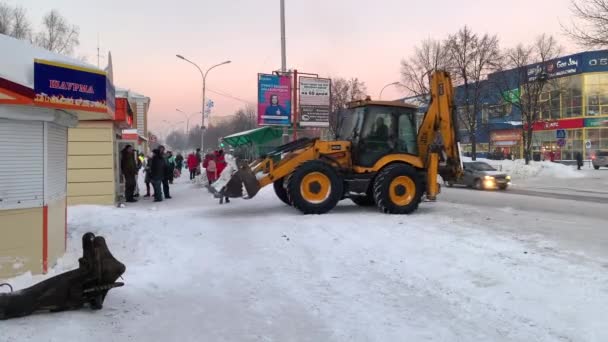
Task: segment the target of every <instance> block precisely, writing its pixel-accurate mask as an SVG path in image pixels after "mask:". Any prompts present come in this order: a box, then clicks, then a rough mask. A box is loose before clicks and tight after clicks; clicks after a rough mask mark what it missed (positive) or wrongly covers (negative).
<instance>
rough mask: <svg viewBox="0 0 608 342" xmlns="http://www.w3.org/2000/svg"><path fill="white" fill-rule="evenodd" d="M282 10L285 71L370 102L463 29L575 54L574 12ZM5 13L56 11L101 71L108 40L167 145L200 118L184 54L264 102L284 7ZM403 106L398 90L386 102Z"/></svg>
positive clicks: (374, 7) (545, 5)
mask: <svg viewBox="0 0 608 342" xmlns="http://www.w3.org/2000/svg"><path fill="white" fill-rule="evenodd" d="M5 1H6V0H5ZM285 2H286V20H287V64H288V67H289V68H296V69H298V70H300V71H304V72H313V73H318V74H319V75H321V76H325V77H346V78H349V77H358V78H359V79H360V80H362V81H364V82H365V83H366V84H367V88H368V93H369V94H370V95H371V96H372V97H377V96H378V92H379V91H380V89H381V88H382V87H383V86H384V85H385V84H387V83H391V82H394V81H399V80H400V79H399V67H400V61H401V59H402V58H404V57H407V56H409V55H410V54H411V52H412V49H413V47H414V46H415V45H416V44H418V43H419V42H420V41H421V40H422V39H426V38H429V37H430V38H437V39H441V38H444V37H445V36H446V35H447V34H450V33H452V32H455V31H457V30H458V29H459V28H460V27H462V26H463V25H465V24H466V25H469V26H470V27H471V28H472V29H473V30H474V31H476V32H479V33H485V32H488V33H493V34H497V35H498V36H499V38H500V40H501V44H502V46H503V47H508V46H513V45H515V44H516V43H518V42H529V41H531V40H532V39H533V38H534V37H535V36H536V35H538V34H541V33H543V32H546V33H551V34H554V35H555V36H556V38H557V39H558V40H559V41H560V42H561V43H562V44H563V45H564V46H566V47H572V46H573V45H572V43H571V42H569V41H568V40H567V39H566V37H564V36H563V33H562V31H561V29H560V21H561V22H568V21H569V0H511V1H494V0H485V1H482V0H461V1H451V0H450V1H448V0H443V1H419V2H415V1H406V0H377V1H366V0H285ZM8 3H10V4H12V5H14V4H19V5H21V6H23V7H24V8H26V10H27V11H28V14H29V16H30V18H31V19H32V21H34V24H35V26H37V25H38V24H39V22H40V21H41V18H42V16H43V14H44V12H46V11H48V10H50V9H51V8H56V9H58V10H59V11H60V12H61V13H62V14H63V15H65V16H66V17H67V18H68V19H69V20H70V21H71V22H72V23H73V24H76V25H78V26H79V27H80V40H81V45H80V47H79V48H78V49H77V55H79V56H81V55H82V56H85V57H86V58H87V60H88V62H89V63H92V64H96V63H97V57H96V48H97V36H98V35H99V37H100V43H101V50H102V53H103V54H104V55H107V51H111V52H112V58H113V62H114V78H115V82H116V84H117V85H118V86H121V87H124V88H130V89H132V90H134V91H137V92H139V93H142V94H145V95H147V96H149V97H150V98H151V99H152V104H151V109H150V126H151V129H152V130H156V131H160V133H162V131H163V130H166V129H167V125H166V124H164V123H163V120H169V121H172V122H178V121H181V120H183V116H181V114H180V113H177V112H176V111H175V109H176V108H180V109H182V110H184V111H186V112H190V113H194V112H196V111H200V103H201V100H200V98H201V77H200V74H199V73H198V71H197V70H196V69H195V68H194V66H192V65H190V64H188V63H185V62H184V61H182V60H179V59H177V58H176V57H175V54H176V53H179V54H182V55H184V56H186V57H187V58H189V59H191V60H193V61H195V62H196V63H198V64H199V65H200V66H201V68H206V67H208V66H211V65H213V64H215V63H219V62H222V61H224V60H226V59H230V60H232V63H231V64H229V65H226V66H222V67H219V68H217V69H214V70H213V71H212V72H211V73H209V77H208V79H207V87H208V88H209V89H211V90H217V91H221V92H224V93H228V94H231V95H233V96H235V97H238V98H241V99H244V100H246V101H249V102H251V103H254V102H255V101H256V91H257V85H256V78H257V73H258V72H271V71H272V70H276V69H278V68H279V67H280V63H281V60H280V35H279V0H255V1H253V0H230V1H225V0H217V1H211V0H192V1H173V2H169V1H155V0H147V1H139V0H137V1H136V0H128V1H125V0H121V1H116V0H109V1H96V2H90V3H94V5H87V6H85V5H84V3H83V1H77V0H53V1H46V0H8ZM87 3H89V2H87ZM574 49H575V48H574ZM574 49H573V48H568V49H567V51H568V52H572V51H574ZM105 62H106V61H105V59H103V60H102V61H101V64H102V65H105ZM402 95H403V94H402V93H400V91H399V90H398V89H396V88H395V87H391V88H387V89H386V91H385V92H384V94H383V98H384V99H391V98H393V99H394V98H398V97H400V96H402ZM207 97H208V98H211V99H212V100H213V101H214V102H215V108H214V110H213V112H212V115H230V114H232V113H233V112H234V111H235V110H236V109H238V108H239V107H241V106H243V105H245V103H244V102H241V101H237V100H234V99H230V98H227V97H223V96H219V95H216V94H213V93H210V92H208V93H207ZM196 121H198V120H196ZM178 127H184V126H178Z"/></svg>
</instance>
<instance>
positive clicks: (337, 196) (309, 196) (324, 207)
mask: <svg viewBox="0 0 608 342" xmlns="http://www.w3.org/2000/svg"><path fill="white" fill-rule="evenodd" d="M343 192H344V184H343V182H342V179H341V178H340V176H338V174H337V173H336V171H335V170H334V168H333V167H331V166H330V165H328V164H326V163H324V162H322V161H318V160H312V161H308V162H305V163H303V164H302V165H300V166H298V167H297V168H296V169H295V170H294V171H293V173H292V174H291V175H290V176H289V178H288V180H287V196H288V198H289V199H290V200H291V203H292V205H293V206H294V207H295V208H297V209H299V210H300V211H301V212H302V213H304V214H324V213H326V212H328V211H330V210H332V209H333V208H334V207H335V206H336V205H337V204H338V202H339V201H340V200H341V199H342V195H343Z"/></svg>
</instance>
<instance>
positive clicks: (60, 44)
mask: <svg viewBox="0 0 608 342" xmlns="http://www.w3.org/2000/svg"><path fill="white" fill-rule="evenodd" d="M43 27H44V28H43V30H42V31H41V32H39V33H38V34H37V35H36V39H35V43H36V44H37V45H39V46H41V47H43V48H45V49H47V50H49V51H53V52H56V53H61V54H66V55H70V54H72V53H73V52H74V48H75V47H77V46H78V45H79V44H80V41H79V40H78V38H79V29H78V26H75V25H70V24H69V23H68V21H67V20H66V19H65V18H64V17H63V16H62V15H61V14H60V13H59V12H58V11H57V10H51V11H50V12H49V13H48V14H47V15H45V16H44V19H43Z"/></svg>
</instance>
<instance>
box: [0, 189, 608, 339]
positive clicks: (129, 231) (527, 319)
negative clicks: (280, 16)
mask: <svg viewBox="0 0 608 342" xmlns="http://www.w3.org/2000/svg"><path fill="white" fill-rule="evenodd" d="M172 196H173V199H172V200H168V201H165V202H162V203H159V204H158V205H155V204H154V203H151V201H140V202H139V203H137V204H135V205H131V206H129V207H128V208H123V209H118V208H112V207H94V206H82V207H71V208H69V234H70V236H69V252H68V255H67V256H66V257H65V258H63V259H62V260H61V263H60V265H58V266H57V267H56V268H55V269H54V272H61V271H63V270H66V269H70V268H73V267H75V266H76V264H77V258H78V256H79V254H80V246H79V241H80V236H81V235H82V234H83V233H84V232H86V231H89V230H90V231H92V232H94V233H95V234H98V235H103V236H105V237H106V239H107V242H108V246H109V247H110V250H111V251H112V252H113V254H114V255H115V256H116V257H117V258H118V259H119V260H120V261H122V262H124V263H125V264H126V265H127V272H126V273H125V275H124V278H125V279H124V280H125V283H126V285H125V287H123V288H119V289H115V290H112V291H111V292H110V294H109V296H108V298H107V300H106V304H105V307H104V309H103V310H102V311H99V312H91V311H88V310H81V311H77V312H65V313H58V314H52V315H48V314H42V315H35V316H31V317H27V318H23V319H17V320H11V321H5V322H0V341H2V342H4V341H19V342H21V341H62V342H64V341H281V342H282V341H425V340H428V341H606V340H608V326H607V325H606V324H605V317H606V316H607V315H608V262H607V261H606V260H602V259H598V258H596V257H591V256H589V255H586V254H585V253H584V251H581V250H565V249H563V248H561V247H559V246H561V245H560V244H557V243H556V242H554V241H548V240H546V239H545V237H543V236H538V235H537V234H529V233H528V232H527V227H526V226H525V223H522V222H529V224H530V225H534V224H535V222H537V220H538V216H536V220H535V219H533V217H535V216H533V215H532V214H530V213H521V214H518V215H520V216H519V218H518V221H517V222H518V224H520V225H521V226H520V227H515V228H514V227H511V225H513V222H508V221H507V220H500V221H497V220H490V219H485V217H486V216H484V211H485V210H486V209H485V208H475V207H472V206H466V205H459V204H451V203H446V202H441V199H439V202H438V203H435V204H423V205H422V206H421V208H420V210H419V211H418V212H417V213H416V214H415V215H412V216H390V215H384V214H380V213H378V212H377V211H376V210H374V209H361V208H359V207H356V206H354V205H351V204H350V203H349V202H348V201H344V202H342V203H341V204H340V205H339V206H338V207H337V208H336V209H335V210H334V211H332V212H331V213H329V214H326V215H321V216H302V215H301V214H299V212H297V211H295V210H294V209H292V208H289V207H286V206H285V205H283V204H282V203H281V202H280V201H279V200H278V199H276V198H275V196H274V194H273V193H272V189H264V190H263V191H262V192H261V193H260V194H259V195H258V196H257V197H256V198H254V199H252V200H249V201H244V200H234V201H233V202H232V203H230V204H228V205H222V206H220V205H218V201H217V200H216V199H213V198H211V196H210V195H209V194H208V193H206V191H205V190H201V189H199V188H195V187H194V186H193V185H190V184H187V183H180V184H176V185H175V186H174V187H173V188H172ZM505 215H507V214H505ZM525 215H530V219H527V218H526V217H525ZM471 218H474V219H471ZM553 218H554V219H556V223H555V224H560V223H559V220H558V219H557V218H556V217H553ZM580 219H581V220H584V218H580ZM563 224H565V225H566V224H570V223H569V222H565V223H563ZM503 226H504V228H505V229H501V227H503ZM40 279H41V277H31V276H27V275H26V276H22V277H19V278H17V279H12V280H10V281H11V282H12V283H14V284H15V285H17V287H19V288H22V287H25V286H28V285H30V284H32V283H33V282H35V281H38V280H40Z"/></svg>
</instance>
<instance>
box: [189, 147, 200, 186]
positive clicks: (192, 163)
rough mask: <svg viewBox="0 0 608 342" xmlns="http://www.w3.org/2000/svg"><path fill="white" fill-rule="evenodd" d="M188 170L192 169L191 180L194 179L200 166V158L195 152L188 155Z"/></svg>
mask: <svg viewBox="0 0 608 342" xmlns="http://www.w3.org/2000/svg"><path fill="white" fill-rule="evenodd" d="M187 163H188V170H190V180H193V179H194V177H195V176H196V168H197V167H198V158H197V157H196V154H194V152H192V153H190V154H189V155H188V160H187Z"/></svg>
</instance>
